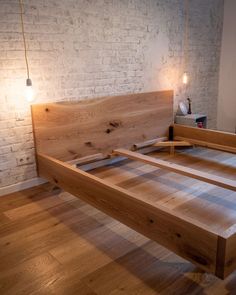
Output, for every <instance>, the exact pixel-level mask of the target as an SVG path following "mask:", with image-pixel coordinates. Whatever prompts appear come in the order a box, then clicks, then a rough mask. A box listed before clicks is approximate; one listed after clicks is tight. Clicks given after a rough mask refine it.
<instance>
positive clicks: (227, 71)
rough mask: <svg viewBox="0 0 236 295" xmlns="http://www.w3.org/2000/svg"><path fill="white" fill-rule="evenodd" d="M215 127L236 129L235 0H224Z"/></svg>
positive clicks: (231, 130)
mask: <svg viewBox="0 0 236 295" xmlns="http://www.w3.org/2000/svg"><path fill="white" fill-rule="evenodd" d="M217 128H218V129H219V130H223V131H229V132H235V131H236V0H225V11H224V26H223V38H222V51H221V62H220V82H219V99H218V119H217Z"/></svg>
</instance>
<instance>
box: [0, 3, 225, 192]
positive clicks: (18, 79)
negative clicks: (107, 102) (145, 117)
mask: <svg viewBox="0 0 236 295" xmlns="http://www.w3.org/2000/svg"><path fill="white" fill-rule="evenodd" d="M68 2H69V4H68ZM24 3H25V17H24V20H25V31H26V39H27V48H28V57H29V64H30V70H31V78H32V80H33V86H34V89H35V93H36V102H37V103H40V102H46V101H47V102H52V101H59V100H75V99H82V98H87V97H96V96H102V95H111V94H113V95H116V94H124V93H133V92H142V91H152V90H161V89H167V88H169V89H170V88H171V89H174V91H175V109H176V108H177V104H178V101H179V100H181V99H185V98H186V96H187V95H190V97H191V98H192V102H193V111H195V112H204V113H207V115H208V119H209V126H210V127H215V126H216V106H217V101H216V98H217V91H218V74H219V55H220V44H221V30H222V20H223V0H207V1H206V0H197V1H192V0H190V26H189V32H190V37H189V65H188V68H187V70H188V72H189V74H190V84H189V86H188V88H187V90H185V89H184V88H183V86H182V83H181V78H182V73H183V70H184V69H183V37H184V34H183V29H184V19H183V16H184V1H183V0H136V1H133V0H127V1H123V0H113V1H112V0H111V1H107V0H96V1H95V0H92V1H82V0H70V1H67V0H50V1H45V0H24ZM19 11H20V10H19V4H18V1H16V0H1V7H0V187H2V186H7V185H10V184H14V183H17V182H19V181H24V180H26V179H30V178H33V177H35V176H36V168H35V162H34V145H33V135H32V127H31V118H30V107H29V105H28V104H27V103H26V102H25V100H24V84H25V79H26V70H25V62H24V51H23V40H22V35H21V26H20V16H19ZM21 156H22V157H26V158H25V159H26V161H27V157H29V160H28V164H27V163H24V165H22V161H20V157H21Z"/></svg>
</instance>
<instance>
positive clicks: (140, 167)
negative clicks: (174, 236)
mask: <svg viewBox="0 0 236 295" xmlns="http://www.w3.org/2000/svg"><path fill="white" fill-rule="evenodd" d="M153 156H156V157H157V156H158V157H159V158H161V159H169V158H170V156H169V153H167V152H164V151H163V152H158V153H156V155H155V154H153ZM171 160H172V161H174V162H175V163H179V164H182V165H186V166H189V167H193V168H198V169H201V170H203V171H206V172H208V173H215V174H216V175H221V176H222V177H229V178H230V177H231V178H233V177H234V176H235V174H233V167H236V157H235V155H233V154H229V153H222V152H219V151H214V150H207V149H204V148H200V147H197V148H195V149H188V150H186V151H185V152H184V151H177V152H176V154H175V156H174V157H171ZM91 173H93V174H94V175H96V176H97V177H100V178H102V179H104V180H107V181H108V180H109V182H111V183H113V184H116V185H118V186H120V187H123V188H125V189H127V190H129V191H130V192H133V193H135V194H136V195H137V197H139V198H140V199H144V198H145V201H146V202H150V203H152V204H153V206H155V204H156V203H158V204H161V205H162V206H165V207H167V208H169V209H171V210H174V211H175V212H180V213H181V214H182V215H183V216H184V215H185V216H188V215H189V216H191V218H193V219H196V220H198V221H200V222H201V223H202V224H208V226H210V227H211V228H212V229H215V230H217V231H218V232H219V233H220V232H221V233H222V234H223V233H225V238H227V237H228V236H229V237H230V236H231V235H233V234H234V233H235V229H236V227H235V223H236V213H235V212H236V211H235V208H236V195H235V193H234V192H233V193H231V194H230V192H229V191H226V190H223V189H220V188H215V189H212V186H211V185H208V184H206V183H201V182H199V181H197V180H195V179H191V178H186V177H184V176H181V175H177V174H174V173H170V172H168V171H163V170H161V169H158V168H157V167H153V166H150V165H147V164H144V163H142V162H137V161H127V160H126V161H124V162H120V163H119V164H117V163H116V164H113V165H109V166H107V167H102V168H99V169H93V170H92V171H91ZM51 187H53V185H49V184H46V185H45V184H44V185H42V186H40V187H37V188H31V189H28V190H25V191H22V192H18V193H13V194H10V195H8V196H4V197H1V198H0V210H1V214H2V217H4V216H5V212H6V211H7V214H8V215H9V216H13V212H16V211H15V209H17V208H18V210H17V212H18V213H19V212H22V213H21V214H20V215H18V216H17V218H14V220H13V219H9V218H7V217H6V218H3V219H4V223H0V293H1V294H4V295H20V294H37V295H45V294H47V295H55V294H56V295H59V294H66V295H78V294H79V295H111V294H117V295H118V294H123V295H131V294H132V295H137V294H139V295H157V294H160V295H169V294H175V295H183V294H206V295H213V294H214V295H229V294H232V295H233V294H235V290H236V272H233V273H232V274H231V275H229V276H228V277H227V278H226V279H225V280H220V279H218V278H217V277H215V276H214V275H212V274H209V273H205V272H203V271H202V270H201V269H200V268H199V267H196V266H194V265H193V264H191V263H189V262H188V261H186V260H184V259H182V258H180V257H178V256H177V255H175V254H174V253H173V252H171V251H169V250H167V249H165V248H163V247H162V246H160V245H159V244H157V243H155V242H154V241H150V240H149V239H147V238H146V237H144V236H143V235H140V234H138V233H136V232H135V231H133V230H132V229H130V228H129V227H127V226H125V225H123V224H121V223H119V222H118V221H115V220H114V219H112V218H110V217H109V216H106V215H105V214H103V213H102V212H100V211H98V210H96V209H95V208H93V207H91V206H90V205H88V204H86V203H84V202H83V201H81V200H80V199H79V198H76V197H73V196H72V195H70V194H68V193H66V192H61V191H60V190H52V188H51ZM223 191H225V192H227V194H225V193H223ZM52 197H54V198H55V199H60V200H61V201H62V203H61V204H60V203H57V204H56V203H55V206H54V207H52V206H51V199H52ZM32 204H33V205H32ZM37 204H38V206H39V207H40V208H41V210H40V211H39V210H37V212H36V211H35V210H34V208H35V207H36V206H37ZM31 209H33V210H32V211H31ZM11 210H13V211H12V214H10V211H11ZM24 212H25V213H24ZM0 217H1V216H0ZM0 219H1V218H0ZM1 221H2V219H1ZM231 225H232V226H231ZM229 227H230V228H229ZM227 228H229V230H228V231H227ZM231 249H232V253H233V254H234V253H235V251H234V249H235V248H234V247H232V248H231ZM58 262H59V263H58Z"/></svg>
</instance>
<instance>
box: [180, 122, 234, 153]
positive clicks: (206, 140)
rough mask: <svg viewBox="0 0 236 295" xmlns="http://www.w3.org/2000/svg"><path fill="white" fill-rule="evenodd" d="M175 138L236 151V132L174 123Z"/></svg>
mask: <svg viewBox="0 0 236 295" xmlns="http://www.w3.org/2000/svg"><path fill="white" fill-rule="evenodd" d="M174 139H175V140H186V141H189V142H191V143H193V144H196V145H200V146H205V147H209V148H214V149H218V150H222V151H228V152H232V153H236V134H233V133H227V132H221V131H216V130H208V129H202V128H194V127H189V126H183V125H178V124H174Z"/></svg>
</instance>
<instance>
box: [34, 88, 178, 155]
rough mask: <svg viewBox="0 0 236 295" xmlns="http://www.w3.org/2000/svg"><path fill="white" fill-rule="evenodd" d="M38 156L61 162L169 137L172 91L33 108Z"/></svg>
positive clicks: (39, 105)
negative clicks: (42, 155)
mask: <svg viewBox="0 0 236 295" xmlns="http://www.w3.org/2000/svg"><path fill="white" fill-rule="evenodd" d="M32 118H33V129H34V137H35V145H36V150H37V152H40V153H45V154H47V155H49V156H53V157H55V158H57V159H61V160H64V161H69V160H73V159H75V158H80V157H84V156H88V155H91V154H96V153H103V154H104V155H106V154H109V153H110V152H111V151H112V150H113V149H114V148H119V147H129V148H131V147H132V145H133V144H134V143H135V142H143V141H146V140H150V139H153V138H157V137H163V136H167V133H168V126H169V125H170V124H172V122H173V91H159V92H150V93H138V94H129V95H122V96H110V97H104V98H96V99H90V100H88V99H86V100H81V101H76V102H68V103H49V104H38V105H37V104H34V105H32Z"/></svg>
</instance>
